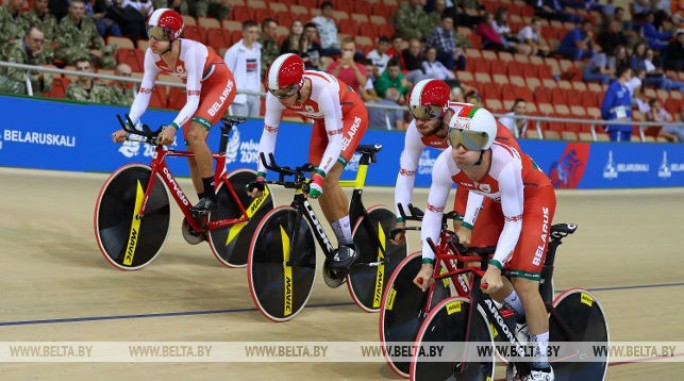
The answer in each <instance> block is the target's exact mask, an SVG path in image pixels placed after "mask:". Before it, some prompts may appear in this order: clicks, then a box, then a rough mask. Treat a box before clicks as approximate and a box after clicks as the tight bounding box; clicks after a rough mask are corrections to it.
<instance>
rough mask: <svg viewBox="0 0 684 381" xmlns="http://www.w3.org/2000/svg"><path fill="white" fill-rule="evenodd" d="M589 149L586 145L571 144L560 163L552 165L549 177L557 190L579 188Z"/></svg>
mask: <svg viewBox="0 0 684 381" xmlns="http://www.w3.org/2000/svg"><path fill="white" fill-rule="evenodd" d="M589 149H590V145H589V144H586V143H569V144H568V145H567V147H566V148H565V151H564V152H563V155H561V157H560V158H559V159H558V161H554V162H553V163H551V168H550V169H549V177H550V178H551V183H553V186H554V187H555V188H560V189H574V188H577V185H578V184H579V182H580V181H581V180H582V177H583V176H584V170H585V169H586V166H587V165H586V163H587V159H588V158H589ZM535 165H536V164H535Z"/></svg>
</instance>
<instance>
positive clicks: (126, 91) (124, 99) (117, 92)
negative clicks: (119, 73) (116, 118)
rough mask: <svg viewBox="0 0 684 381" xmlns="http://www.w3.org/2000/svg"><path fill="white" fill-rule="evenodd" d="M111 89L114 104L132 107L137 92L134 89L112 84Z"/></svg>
mask: <svg viewBox="0 0 684 381" xmlns="http://www.w3.org/2000/svg"><path fill="white" fill-rule="evenodd" d="M110 88H111V89H112V92H113V93H114V99H113V102H112V103H114V104H117V105H121V106H130V105H131V104H132V103H133V99H134V98H135V92H134V91H133V89H132V88H128V87H121V86H118V85H114V84H110Z"/></svg>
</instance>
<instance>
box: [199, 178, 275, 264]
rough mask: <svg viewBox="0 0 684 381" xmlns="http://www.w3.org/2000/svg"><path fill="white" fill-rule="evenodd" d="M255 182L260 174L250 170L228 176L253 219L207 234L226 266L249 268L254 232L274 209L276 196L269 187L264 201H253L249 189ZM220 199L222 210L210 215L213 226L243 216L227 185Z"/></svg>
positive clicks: (221, 189)
mask: <svg viewBox="0 0 684 381" xmlns="http://www.w3.org/2000/svg"><path fill="white" fill-rule="evenodd" d="M254 180H256V172H254V171H252V170H248V169H238V170H235V171H233V172H231V173H230V174H228V181H229V182H230V184H231V185H232V187H233V190H235V194H236V195H237V197H238V199H239V200H240V202H241V203H242V205H243V206H244V208H245V210H246V211H247V214H248V215H249V216H250V219H249V220H248V221H246V222H240V223H237V224H234V225H230V226H226V227H224V228H220V229H213V230H210V231H209V232H208V233H207V236H208V241H209V246H210V247H211V251H212V253H213V254H214V257H216V259H217V260H218V261H219V262H220V263H221V264H222V265H224V266H228V267H244V266H246V265H247V252H248V251H249V245H250V243H251V241H252V235H253V234H254V230H255V228H256V226H257V225H258V223H259V221H260V220H261V218H262V217H263V216H264V215H265V214H266V213H268V211H270V210H272V209H273V195H272V194H271V192H270V190H269V188H268V187H265V190H264V196H263V198H258V199H252V198H251V197H250V196H249V195H248V194H247V188H246V186H247V184H249V183H250V182H252V181H254ZM216 195H217V198H218V208H217V210H216V211H215V212H212V213H211V214H210V215H209V221H210V222H212V221H218V220H223V219H228V218H240V217H241V216H242V212H241V211H240V207H239V206H238V205H237V203H236V202H235V199H234V198H233V196H232V194H231V192H230V188H229V187H228V186H226V184H225V183H223V182H221V184H220V185H219V187H218V190H217V191H216Z"/></svg>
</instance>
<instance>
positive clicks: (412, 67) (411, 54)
mask: <svg viewBox="0 0 684 381" xmlns="http://www.w3.org/2000/svg"><path fill="white" fill-rule="evenodd" d="M421 50H422V49H421V43H420V41H419V40H416V39H415V38H413V39H411V41H409V46H408V48H406V49H404V50H403V51H402V52H401V58H402V60H403V62H404V70H403V71H404V72H405V78H406V80H407V81H409V82H411V83H418V82H420V81H421V80H423V79H427V78H428V77H427V76H426V75H425V68H424V67H423V62H425V57H423V54H422V53H421Z"/></svg>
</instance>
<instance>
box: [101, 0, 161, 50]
mask: <svg viewBox="0 0 684 381" xmlns="http://www.w3.org/2000/svg"><path fill="white" fill-rule="evenodd" d="M140 5H141V4H140V3H137V2H133V1H130V0H114V1H113V2H112V5H111V6H110V7H109V8H108V10H107V12H108V13H107V14H108V16H107V17H108V18H111V19H112V20H113V21H115V22H116V23H117V24H118V25H119V28H120V29H121V33H120V34H123V35H124V36H126V37H128V38H130V39H131V40H133V42H136V41H138V40H139V39H145V38H147V31H146V30H145V20H147V17H148V12H149V13H151V12H152V11H153V8H152V7H151V4H148V3H146V5H147V6H146V7H141V6H140ZM98 32H102V30H99V31H98Z"/></svg>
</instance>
